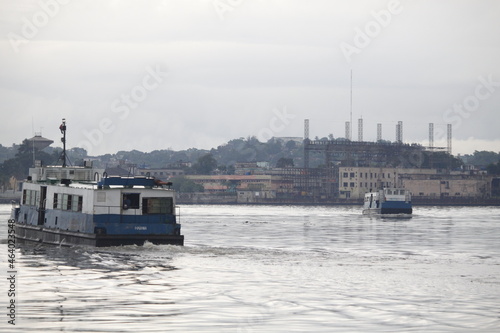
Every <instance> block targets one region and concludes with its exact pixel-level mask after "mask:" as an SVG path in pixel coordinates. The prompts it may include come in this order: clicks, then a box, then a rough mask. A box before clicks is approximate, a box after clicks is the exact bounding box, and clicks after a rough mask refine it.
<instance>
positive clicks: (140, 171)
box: [135, 168, 185, 180]
mask: <svg viewBox="0 0 500 333" xmlns="http://www.w3.org/2000/svg"><path fill="white" fill-rule="evenodd" d="M135 174H136V175H138V176H147V175H149V176H151V177H156V178H159V179H163V180H166V179H168V178H170V177H176V176H183V175H184V174H185V172H184V170H182V169H173V168H137V169H136V170H135Z"/></svg>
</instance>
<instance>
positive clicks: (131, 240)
mask: <svg viewBox="0 0 500 333" xmlns="http://www.w3.org/2000/svg"><path fill="white" fill-rule="evenodd" d="M16 241H18V242H20V243H22V242H24V243H42V244H49V245H56V246H74V245H83V246H93V247H105V246H121V245H143V244H144V243H145V242H150V243H153V244H157V245H159V244H171V245H184V236H183V235H155V234H149V235H148V234H135V235H134V234H127V235H107V234H91V233H82V232H71V231H64V230H60V229H50V228H44V227H39V226H33V225H28V224H23V223H16Z"/></svg>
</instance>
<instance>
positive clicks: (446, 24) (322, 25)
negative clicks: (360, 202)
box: [0, 0, 500, 154]
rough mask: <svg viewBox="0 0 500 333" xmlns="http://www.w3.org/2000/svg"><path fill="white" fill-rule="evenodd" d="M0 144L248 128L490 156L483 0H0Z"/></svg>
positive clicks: (496, 24) (104, 141)
mask: <svg viewBox="0 0 500 333" xmlns="http://www.w3.org/2000/svg"><path fill="white" fill-rule="evenodd" d="M0 9H1V10H0V32H1V35H0V38H1V39H0V60H1V61H0V103H1V104H0V110H1V111H0V112H1V119H2V121H1V125H0V143H1V144H3V145H6V146H9V145H11V144H12V143H19V142H21V141H22V140H23V139H24V138H26V137H30V136H32V135H33V130H34V131H35V132H39V131H42V134H43V136H45V137H47V138H50V139H52V140H54V141H56V143H55V144H54V145H58V146H60V143H59V137H60V133H59V130H58V126H59V124H60V121H61V118H63V117H65V118H66V119H67V125H68V146H69V147H74V146H81V147H83V148H86V149H87V150H88V151H89V153H90V154H103V153H108V152H110V153H114V152H116V151H118V150H130V149H138V150H141V151H151V150H155V149H166V148H172V149H176V150H178V149H186V148H190V147H196V148H212V147H216V146H218V145H220V144H223V143H225V142H227V141H228V140H230V139H234V138H239V137H247V136H252V135H255V136H257V137H258V138H259V139H261V140H265V139H268V138H269V137H270V136H296V137H301V136H303V133H304V119H306V118H307V119H310V137H312V138H313V137H315V136H319V137H323V136H327V135H328V134H330V133H332V134H333V135H334V136H335V137H341V136H344V123H345V121H347V120H349V109H350V72H351V70H352V71H353V120H354V124H355V126H354V129H353V139H357V137H358V131H357V119H358V118H359V117H362V118H363V120H364V140H366V141H374V140H375V139H376V135H377V134H376V129H377V123H382V126H383V139H386V140H391V141H393V140H395V125H396V123H397V121H399V120H401V121H403V122H404V141H405V142H420V143H423V144H427V143H428V124H429V122H433V123H435V128H436V133H435V145H446V140H445V137H446V135H445V134H444V135H443V133H445V132H444V130H445V127H446V123H452V124H453V153H455V154H456V153H472V152H473V151H474V150H475V149H477V150H483V149H484V150H493V151H496V152H498V151H500V134H499V133H500V131H499V124H500V112H499V111H500V38H499V36H500V19H499V17H500V16H499V15H500V2H499V1H497V0H490V1H489V0H484V1H481V0H476V1H472V0H442V1H434V0H418V1H417V0H400V1H397V0H390V1H386V0H383V1H375V0H369V1H368V0H367V1H336V0H164V1H153V0H151V1H132V0H124V1H90V0H87V1H86V0H73V1H71V0H64V1H63V0H36V1H28V0H18V1H7V0H0Z"/></svg>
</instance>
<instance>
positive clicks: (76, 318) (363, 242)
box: [0, 205, 500, 332]
mask: <svg viewBox="0 0 500 333" xmlns="http://www.w3.org/2000/svg"><path fill="white" fill-rule="evenodd" d="M9 208H10V207H9V206H7V205H0V214H1V216H0V217H1V220H2V224H1V226H0V232H1V235H2V242H1V243H2V244H1V248H2V249H3V251H2V252H1V253H0V256H1V262H2V266H3V267H2V272H3V273H2V276H0V278H1V280H5V278H4V276H6V275H7V273H6V264H5V263H6V260H7V257H6V254H7V252H6V245H5V238H6V237H5V234H6V223H5V222H6V221H7V219H8V213H9ZM415 213H416V214H415V216H414V217H413V218H412V219H407V220H395V219H377V218H370V217H364V216H361V215H360V209H359V207H269V206H183V207H182V218H181V223H182V224H183V233H184V235H185V237H186V246H184V247H177V246H155V245H151V244H147V245H146V246H143V247H136V246H125V247H115V248H99V249H93V248H82V247H73V248H57V247H45V246H36V247H34V246H31V247H23V248H21V249H19V250H18V251H17V253H16V256H17V270H18V286H17V288H18V292H19V297H18V299H17V301H18V303H19V304H18V309H17V310H18V313H17V322H18V325H16V327H15V329H19V331H22V332H40V331H46V332H73V331H78V332H165V331H175V332H221V331H224V332H294V331H295V332H321V331H323V332H332V331H338V332H361V331H372V332H376V331H379V332H401V331H415V332H420V331H424V330H425V331H433V332H456V331H470V330H477V331H494V330H498V329H500V315H499V313H500V300H499V297H500V266H499V264H500V259H499V258H500V256H499V255H500V226H499V221H500V209H499V208H488V207H481V208H476V207H474V208H455V207H450V208H446V207H441V208H437V207H429V208H425V207H416V209H415ZM2 283H5V282H2ZM2 290H6V287H5V288H3V289H2ZM1 295H5V293H4V292H2V293H1ZM3 302H4V304H6V302H7V297H5V296H4V301H3ZM0 330H2V331H4V332H12V331H13V330H12V327H8V325H7V323H6V320H5V319H4V320H3V321H2V322H0Z"/></svg>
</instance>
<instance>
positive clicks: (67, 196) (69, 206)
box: [64, 194, 73, 210]
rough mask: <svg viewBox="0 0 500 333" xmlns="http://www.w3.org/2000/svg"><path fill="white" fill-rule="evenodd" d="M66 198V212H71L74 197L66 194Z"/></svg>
mask: <svg viewBox="0 0 500 333" xmlns="http://www.w3.org/2000/svg"><path fill="white" fill-rule="evenodd" d="M65 196H66V200H65V201H64V202H65V207H64V208H65V210H71V202H72V201H73V200H72V195H69V194H65Z"/></svg>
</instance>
